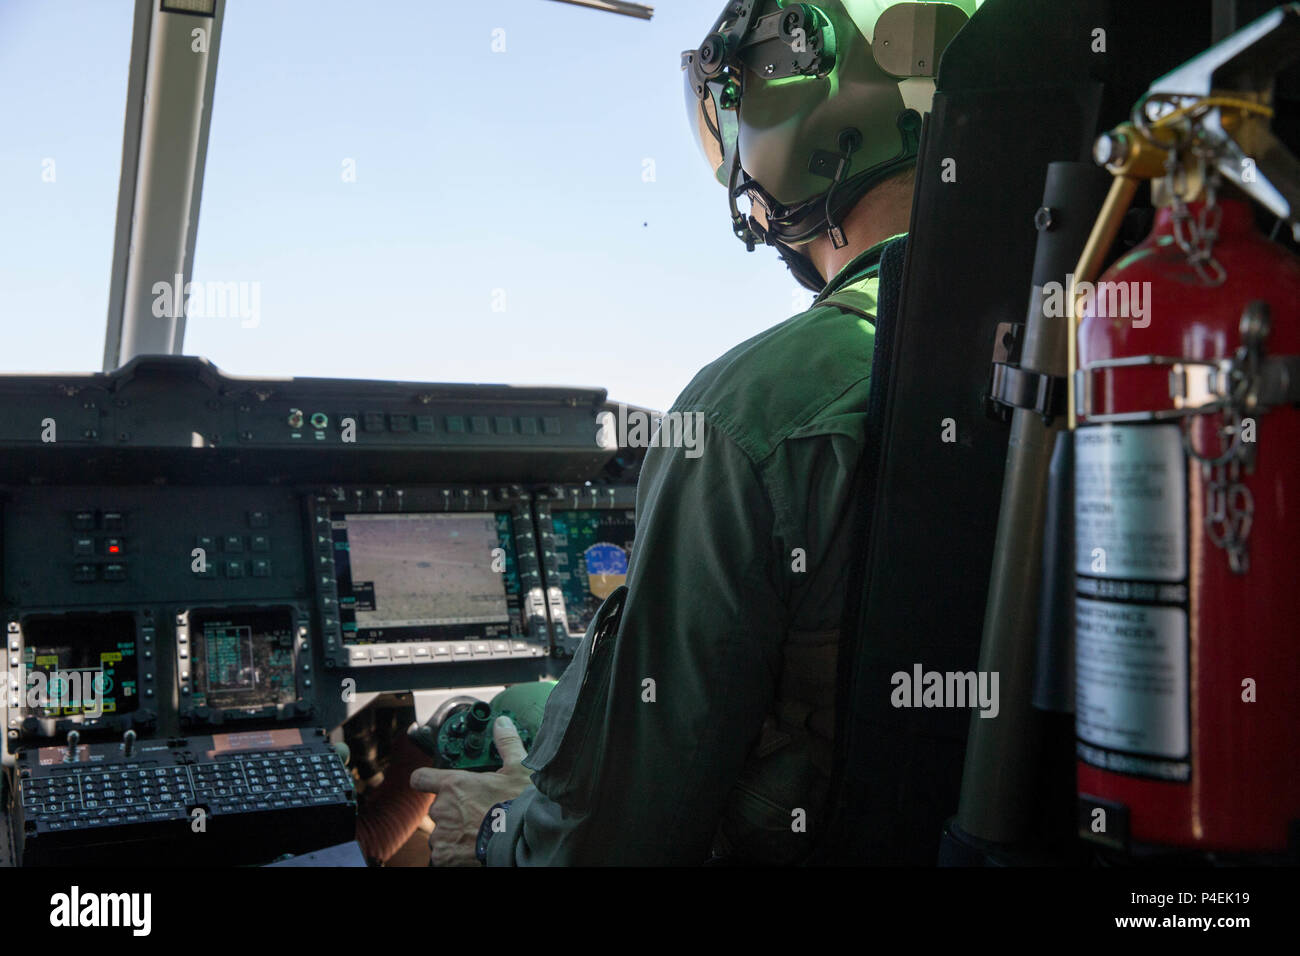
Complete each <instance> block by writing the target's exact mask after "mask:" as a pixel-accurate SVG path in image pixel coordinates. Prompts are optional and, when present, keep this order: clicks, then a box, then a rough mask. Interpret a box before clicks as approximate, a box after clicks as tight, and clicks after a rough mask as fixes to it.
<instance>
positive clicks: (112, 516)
mask: <svg viewBox="0 0 1300 956" xmlns="http://www.w3.org/2000/svg"><path fill="white" fill-rule="evenodd" d="M102 517H103V521H104V530H105V531H125V530H126V515H124V514H122V512H120V511H105V512H104V514H103V516H102Z"/></svg>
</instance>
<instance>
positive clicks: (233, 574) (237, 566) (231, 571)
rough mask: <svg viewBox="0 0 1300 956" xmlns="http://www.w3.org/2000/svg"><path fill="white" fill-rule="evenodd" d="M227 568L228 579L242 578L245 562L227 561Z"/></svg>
mask: <svg viewBox="0 0 1300 956" xmlns="http://www.w3.org/2000/svg"><path fill="white" fill-rule="evenodd" d="M225 568H226V577H228V578H242V577H243V576H244V562H243V561H227V562H226V563H225Z"/></svg>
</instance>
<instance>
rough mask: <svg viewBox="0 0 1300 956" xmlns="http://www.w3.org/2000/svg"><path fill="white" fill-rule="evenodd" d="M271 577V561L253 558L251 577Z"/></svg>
mask: <svg viewBox="0 0 1300 956" xmlns="http://www.w3.org/2000/svg"><path fill="white" fill-rule="evenodd" d="M270 576H271V559H270V558H254V559H253V577H255V578H269V577H270Z"/></svg>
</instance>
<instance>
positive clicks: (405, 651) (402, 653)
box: [393, 646, 411, 661]
mask: <svg viewBox="0 0 1300 956" xmlns="http://www.w3.org/2000/svg"><path fill="white" fill-rule="evenodd" d="M410 659H411V649H410V648H409V647H400V646H399V647H394V648H393V660H395V661H409V660H410Z"/></svg>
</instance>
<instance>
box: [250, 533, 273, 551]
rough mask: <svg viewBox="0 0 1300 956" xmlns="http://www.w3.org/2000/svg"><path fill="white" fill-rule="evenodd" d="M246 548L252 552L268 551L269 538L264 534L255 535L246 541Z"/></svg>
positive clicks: (269, 545)
mask: <svg viewBox="0 0 1300 956" xmlns="http://www.w3.org/2000/svg"><path fill="white" fill-rule="evenodd" d="M248 547H249V549H250V550H253V551H270V550H271V537H270V535H265V534H255V535H252V536H251V537H250V538H249V539H248Z"/></svg>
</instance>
